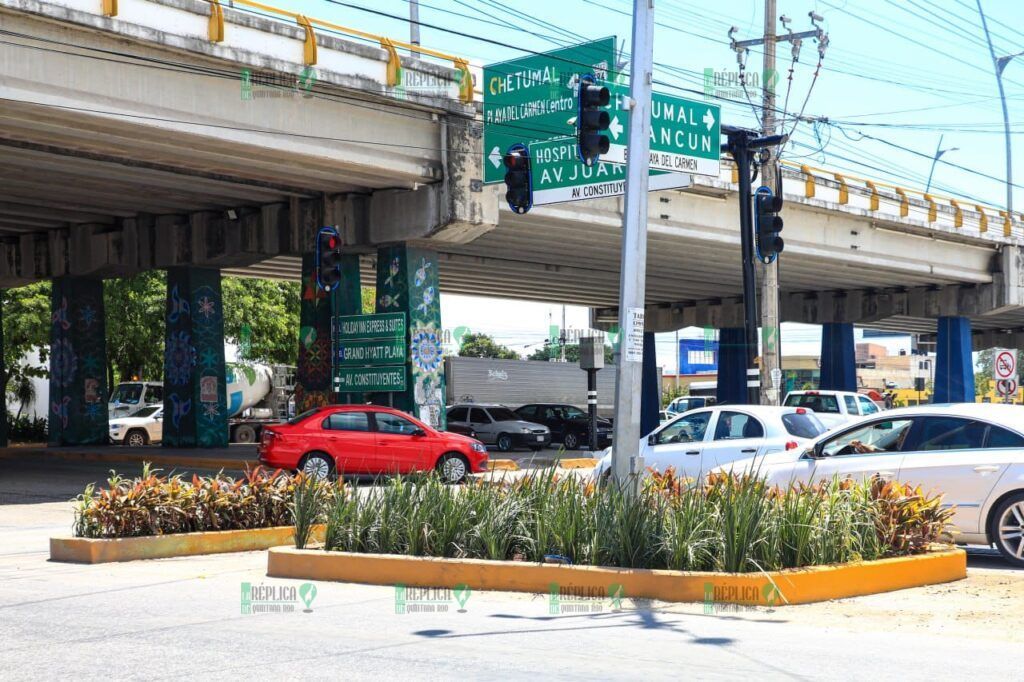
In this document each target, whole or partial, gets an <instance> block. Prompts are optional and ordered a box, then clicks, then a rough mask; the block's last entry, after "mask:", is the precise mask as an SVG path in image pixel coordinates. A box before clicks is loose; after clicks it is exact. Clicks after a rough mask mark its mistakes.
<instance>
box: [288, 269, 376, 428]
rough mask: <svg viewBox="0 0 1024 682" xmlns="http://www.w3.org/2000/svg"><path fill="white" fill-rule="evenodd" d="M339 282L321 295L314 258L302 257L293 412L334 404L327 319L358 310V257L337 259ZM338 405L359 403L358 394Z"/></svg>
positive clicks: (328, 320) (347, 397) (359, 395)
mask: <svg viewBox="0 0 1024 682" xmlns="http://www.w3.org/2000/svg"><path fill="white" fill-rule="evenodd" d="M341 273H342V277H341V283H340V284H339V285H338V287H337V288H336V289H335V290H334V291H332V292H331V293H329V294H328V293H325V292H324V290H323V289H321V288H320V287H319V286H318V285H317V283H316V256H315V255H314V254H312V253H307V254H304V255H303V256H302V301H301V305H300V308H299V361H298V367H297V368H296V372H295V410H296V412H305V411H306V410H308V409H311V408H314V407H320V406H321V405H329V404H331V403H332V402H335V401H336V398H337V397H338V396H336V395H335V394H334V393H333V389H332V387H331V382H332V381H333V378H332V376H331V318H332V317H333V316H335V315H358V314H359V313H361V312H363V310H362V297H361V293H360V280H359V256H358V255H354V254H345V255H343V256H342V257H341ZM340 398H341V402H361V399H362V395H361V394H352V393H349V394H343V395H342V396H340Z"/></svg>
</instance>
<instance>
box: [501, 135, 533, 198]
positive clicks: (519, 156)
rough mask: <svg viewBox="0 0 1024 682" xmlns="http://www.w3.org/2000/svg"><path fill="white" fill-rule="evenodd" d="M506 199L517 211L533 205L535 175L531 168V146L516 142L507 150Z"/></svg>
mask: <svg viewBox="0 0 1024 682" xmlns="http://www.w3.org/2000/svg"><path fill="white" fill-rule="evenodd" d="M505 187H507V188H508V191H506V192H505V201H507V202H508V207H509V208H511V209H512V210H513V211H515V212H516V213H526V212H527V211H529V210H530V209H531V208H532V207H533V177H532V175H531V169H530V148H529V147H527V146H526V145H525V144H514V145H512V146H511V147H509V148H508V151H506V152H505Z"/></svg>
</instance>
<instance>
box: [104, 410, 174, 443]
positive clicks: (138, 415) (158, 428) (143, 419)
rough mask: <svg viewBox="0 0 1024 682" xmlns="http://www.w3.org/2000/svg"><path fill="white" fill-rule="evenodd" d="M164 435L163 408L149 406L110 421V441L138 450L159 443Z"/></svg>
mask: <svg viewBox="0 0 1024 682" xmlns="http://www.w3.org/2000/svg"><path fill="white" fill-rule="evenodd" d="M163 434H164V406H163V405H150V406H149V407H144V408H142V409H141V410H139V411H138V412H135V413H134V414H132V416H130V417H118V418H116V419H111V420H110V440H111V442H114V443H123V444H124V445H127V446H128V447H132V448H138V447H142V446H143V445H149V444H151V443H159V442H160V439H161V438H162V437H163Z"/></svg>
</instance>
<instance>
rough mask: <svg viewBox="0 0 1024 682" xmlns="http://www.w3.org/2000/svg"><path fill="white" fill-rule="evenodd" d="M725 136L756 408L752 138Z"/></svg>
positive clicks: (750, 400)
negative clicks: (734, 183)
mask: <svg viewBox="0 0 1024 682" xmlns="http://www.w3.org/2000/svg"><path fill="white" fill-rule="evenodd" d="M723 128H724V127H723ZM727 134H728V136H729V144H728V145H727V149H728V151H729V153H730V154H731V155H732V158H733V160H734V161H735V162H736V167H737V169H738V172H739V176H740V251H741V253H742V258H743V338H744V341H745V344H746V348H745V349H744V351H745V352H744V355H745V356H746V358H747V366H746V370H747V404H749V405H757V404H758V403H760V395H759V391H758V387H757V381H756V378H757V377H756V374H757V370H756V369H755V367H754V357H755V356H756V355H757V278H756V275H755V273H754V217H753V197H752V190H751V187H750V148H749V147H748V143H749V141H750V137H751V134H750V133H749V132H748V131H746V130H730V131H727ZM751 384H754V385H753V386H752V385H751Z"/></svg>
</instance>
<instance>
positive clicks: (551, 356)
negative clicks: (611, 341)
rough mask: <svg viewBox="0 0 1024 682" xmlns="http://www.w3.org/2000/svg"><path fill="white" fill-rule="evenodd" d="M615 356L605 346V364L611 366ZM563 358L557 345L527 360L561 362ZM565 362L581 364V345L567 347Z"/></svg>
mask: <svg viewBox="0 0 1024 682" xmlns="http://www.w3.org/2000/svg"><path fill="white" fill-rule="evenodd" d="M614 355H615V351H613V350H612V347H611V346H609V345H608V344H605V346H604V364H606V365H610V364H611V363H612V359H613V357H614ZM561 358H562V349H561V347H559V345H558V344H557V343H552V344H547V345H545V346H542V347H540V348H538V349H537V350H535V351H533V352H532V353H530V356H529V357H528V358H526V359H527V360H560V359H561ZM565 360H566V362H579V361H580V345H579V344H578V343H570V344H566V346H565Z"/></svg>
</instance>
